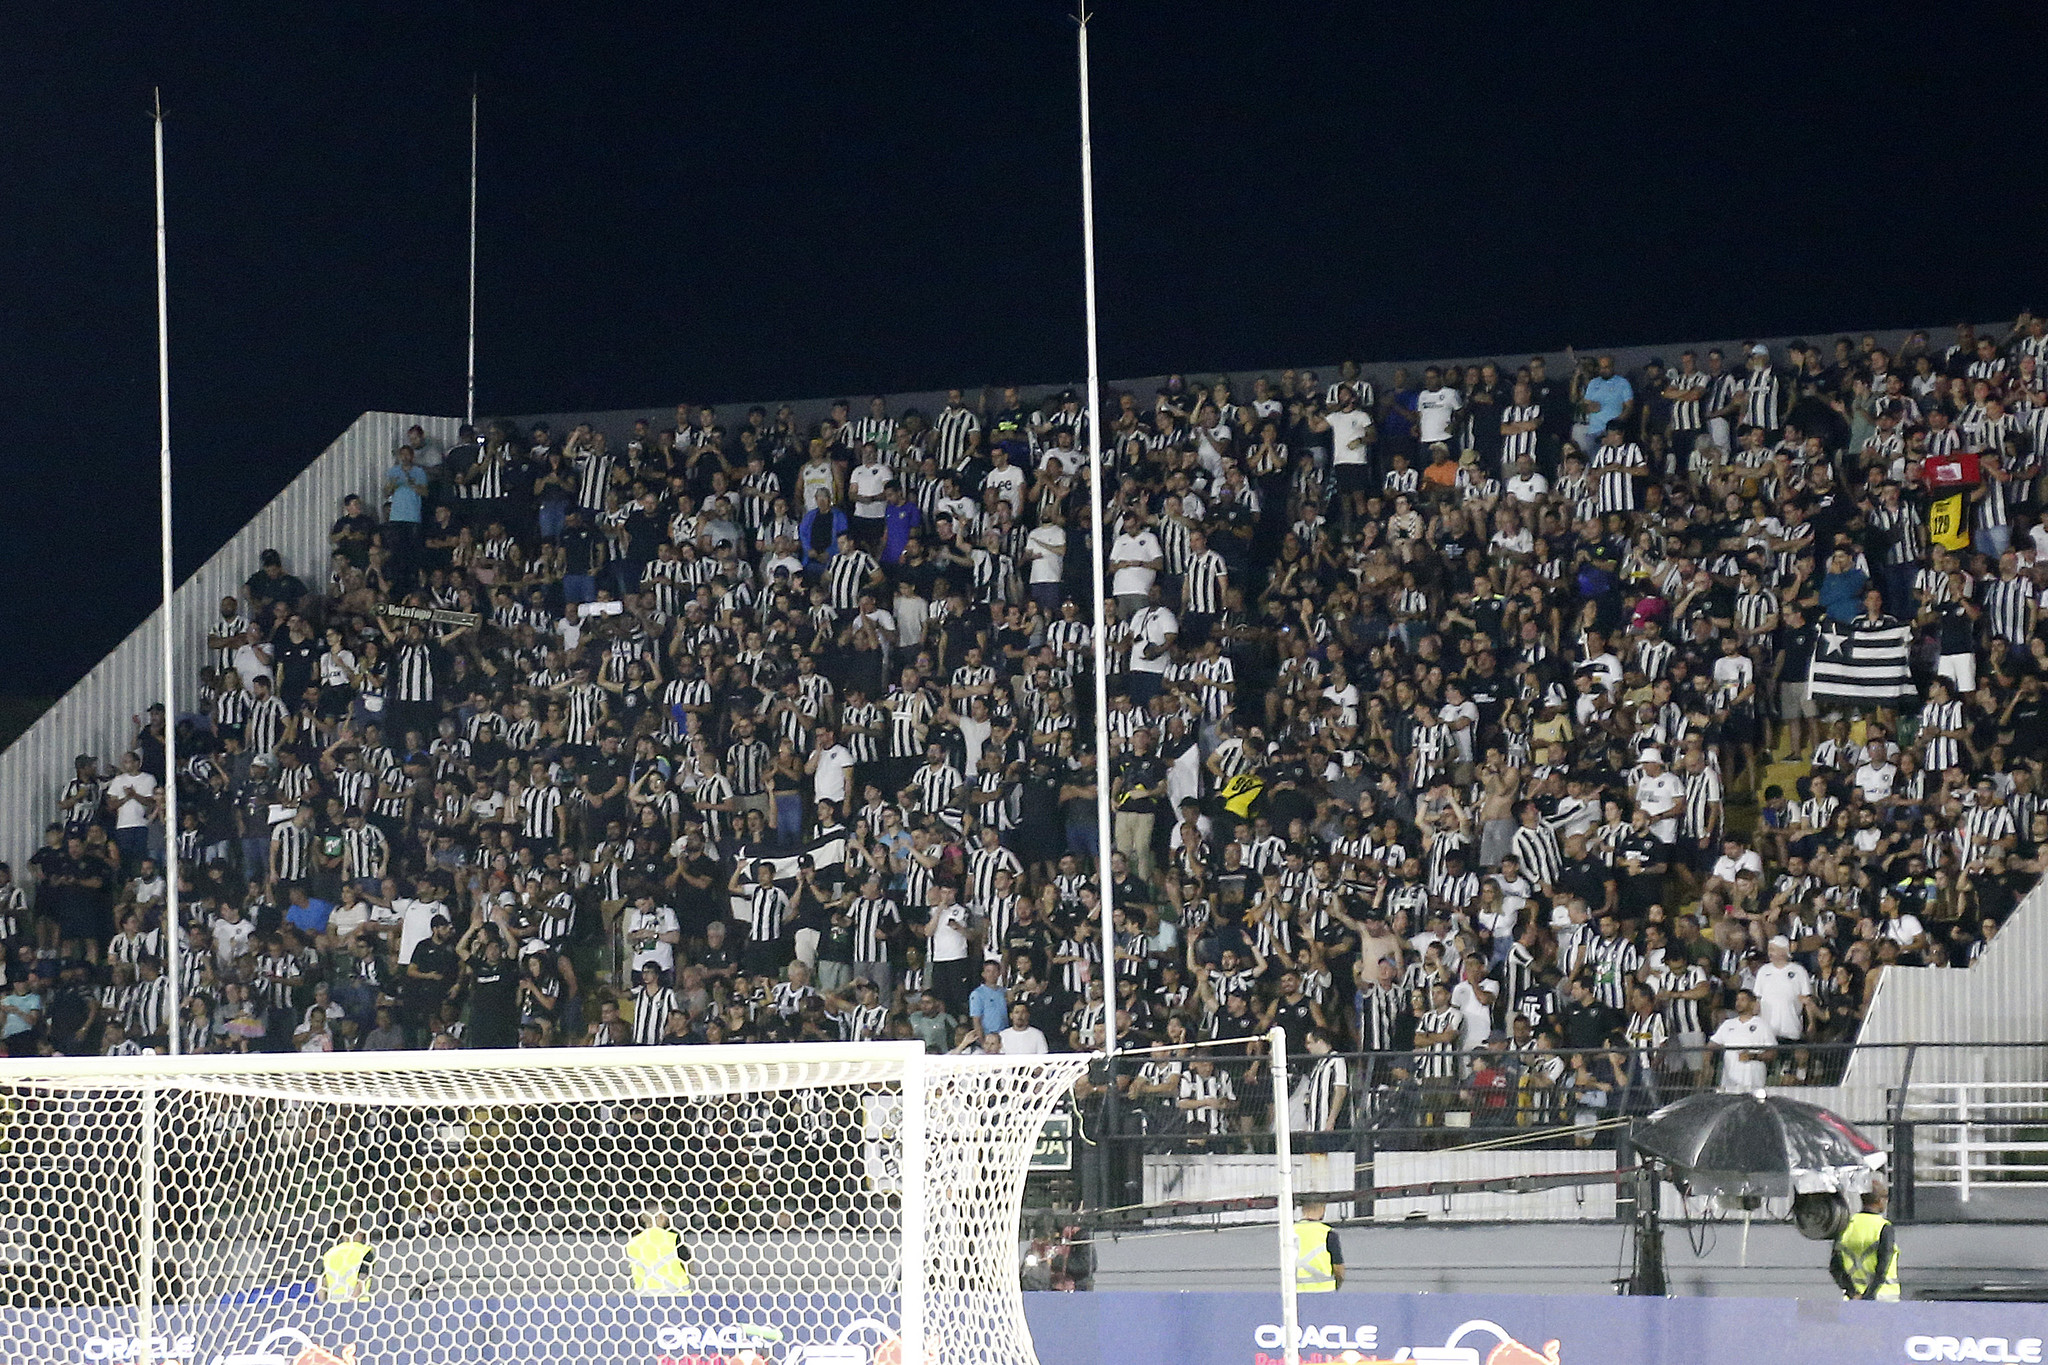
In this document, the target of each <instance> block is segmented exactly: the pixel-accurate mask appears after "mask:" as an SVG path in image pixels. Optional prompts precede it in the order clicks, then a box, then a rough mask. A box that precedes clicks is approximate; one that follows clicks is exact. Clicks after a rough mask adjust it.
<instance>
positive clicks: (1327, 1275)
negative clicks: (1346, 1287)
mask: <svg viewBox="0 0 2048 1365" xmlns="http://www.w3.org/2000/svg"><path fill="white" fill-rule="evenodd" d="M1343 1283H1344V1249H1343V1248H1342V1247H1340V1246H1338V1245H1337V1234H1336V1233H1334V1232H1332V1231H1331V1230H1330V1225H1329V1224H1328V1223H1325V1222H1324V1221H1323V1206H1322V1205H1321V1204H1303V1205H1302V1206H1301V1219H1300V1221H1298V1222H1297V1223H1295V1225H1294V1292H1295V1293H1297V1294H1330V1293H1335V1292H1336V1289H1337V1286H1339V1285H1341V1284H1343Z"/></svg>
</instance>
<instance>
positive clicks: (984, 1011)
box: [967, 962, 1010, 1033]
mask: <svg viewBox="0 0 2048 1365" xmlns="http://www.w3.org/2000/svg"><path fill="white" fill-rule="evenodd" d="M1002 980H1003V968H1002V964H1001V963H997V962H984V963H982V964H981V984H980V985H979V986H976V987H975V988H974V993H973V994H972V995H970V996H968V997H967V1017H968V1018H969V1019H972V1020H973V1021H974V1022H975V1023H977V1024H979V1025H981V1031H982V1032H983V1033H1001V1032H1002V1031H1003V1030H1004V1029H1006V1028H1008V1027H1009V1026H1010V996H1009V992H1007V991H1005V990H1004V989H1003V985H1002Z"/></svg>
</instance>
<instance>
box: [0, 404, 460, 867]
mask: <svg viewBox="0 0 2048 1365" xmlns="http://www.w3.org/2000/svg"><path fill="white" fill-rule="evenodd" d="M414 423H418V424H419V425H420V426H422V427H424V428H426V430H427V433H428V436H429V437H430V439H433V440H437V441H439V442H440V443H441V444H442V445H444V446H445V445H446V444H447V443H448V442H450V441H452V440H454V439H455V435H456V430H457V428H458V427H459V425H460V422H459V421H458V419H456V418H452V417H426V416H419V415H415V414H412V413H393V412H366V413H364V414H363V415H362V416H361V417H359V418H357V419H356V421H355V423H354V425H352V426H350V427H349V429H348V430H347V431H344V432H343V433H342V434H341V435H340V436H339V437H337V438H336V439H335V441H334V444H332V445H330V446H329V447H327V449H326V450H325V451H323V452H322V453H321V454H320V457H319V458H318V459H316V460H314V461H313V463H312V464H310V465H308V466H307V467H306V468H305V470H304V471H303V472H302V473H300V475H299V476H298V477H297V478H296V479H293V480H292V481H291V483H290V484H289V485H287V486H286V487H285V490H284V491H283V492H281V493H279V494H278V495H277V497H276V498H274V499H272V500H271V502H270V505H269V506H267V507H265V508H264V509H263V510H262V511H261V512H259V513H257V514H256V516H255V518H254V519H253V520H251V521H250V522H249V524H248V525H246V526H244V527H243V528H242V529H241V530H239V531H237V532H235V534H234V536H233V537H232V538H231V539H230V540H229V541H228V543H227V544H226V545H223V546H222V547H221V548H220V549H219V550H218V551H217V552H215V554H214V555H213V556H212V557H211V558H210V559H208V560H207V561H206V563H205V564H203V565H201V566H200V568H199V571H198V572H197V573H195V574H193V575H192V576H191V577H190V578H188V579H186V580H185V581H184V582H183V583H182V584H180V585H179V586H178V589H177V593H176V596H175V599H174V600H175V602H176V610H177V627H178V645H177V648H178V687H179V689H180V690H179V693H178V696H177V699H176V709H178V710H181V711H189V710H190V709H191V707H192V706H193V704H194V701H195V699H196V697H197V692H198V683H197V679H198V673H199V668H200V667H201V665H202V663H203V662H204V658H203V654H204V651H205V648H206V632H207V630H208V628H209V627H210V625H211V623H212V622H213V621H214V619H215V618H216V617H217V616H218V615H219V603H220V599H221V598H222V597H226V596H229V595H232V594H234V593H236V592H238V591H239V590H240V587H241V585H242V584H243V583H244V582H245V581H247V579H248V577H249V575H251V574H253V573H255V572H256V570H257V568H258V567H259V565H258V561H259V560H260V558H261V556H262V554H263V551H264V550H266V549H271V548H275V549H276V550H278V551H279V553H281V554H282V555H283V556H284V562H285V568H286V569H288V570H289V571H290V572H292V573H295V574H297V575H298V576H299V577H300V578H301V579H303V580H305V583H306V586H307V587H308V588H310V589H312V590H313V591H314V592H321V591H323V590H324V589H325V587H326V584H327V554H326V546H327V531H328V528H329V527H330V526H332V525H333V523H334V519H335V518H336V517H338V516H340V515H341V500H342V499H343V498H344V497H346V496H348V495H349V494H350V493H360V494H362V495H363V498H364V501H365V502H366V503H375V502H376V501H377V499H378V498H379V496H380V494H379V490H380V488H381V486H382V479H383V475H384V471H385V470H386V469H388V468H389V467H390V464H391V452H392V451H393V450H395V449H396V448H397V447H398V444H399V442H400V441H401V440H403V439H404V436H405V432H406V429H407V428H408V427H410V426H412V425H413V424H414ZM134 552H135V554H136V556H137V563H136V565H135V570H136V572H137V573H146V574H148V575H150V576H151V577H154V575H155V574H156V564H157V555H156V550H155V546H154V545H153V544H151V545H144V546H137V547H135V550H134ZM162 611H163V609H162V608H161V607H159V608H157V610H156V611H153V612H151V613H150V615H149V617H148V619H147V620H145V621H143V622H142V624H140V625H138V626H137V627H136V628H135V629H134V630H133V631H131V632H129V634H128V638H127V639H125V640H123V641H122V642H121V643H120V644H118V645H116V646H115V647H114V649H113V651H112V652H111V653H109V654H108V655H107V656H106V657H105V658H104V659H101V660H100V661H99V663H97V664H96V665H94V666H93V670H92V671H91V672H90V673H88V674H86V675H85V677H84V678H83V679H81V680H80V681H79V682H78V683H77V685H76V686H74V687H73V688H72V689H71V690H70V691H68V692H66V693H65V694H64V695H63V696H62V697H61V698H59V699H58V701H57V703H56V705H54V706H52V707H51V708H50V709H49V710H48V711H45V712H44V713H43V714H42V716H41V717H40V718H39V719H38V720H37V721H36V723H35V724H34V725H32V726H30V727H29V728H28V730H27V731H26V732H24V733H23V734H22V736H21V738H19V739H17V740H16V741H15V742H14V743H13V744H11V745H9V746H8V747H7V749H6V750H5V752H0V858H4V859H5V860H7V861H8V862H9V863H11V864H12V865H13V866H14V867H15V869H16V876H17V878H18V879H19V880H20V881H22V882H23V883H24V884H26V883H27V882H28V876H27V867H26V866H25V864H26V861H27V859H28V856H29V855H30V854H31V853H33V852H35V850H36V849H37V848H38V847H40V846H41V844H42V833H41V831H42V828H43V826H44V825H46V824H48V823H49V822H50V821H51V820H53V819H55V818H56V815H57V797H58V796H59V795H60V794H61V793H62V792H63V790H64V784H65V783H66V782H68V781H70V780H71V773H72V763H71V760H72V759H73V758H74V757H76V756H77V755H79V754H81V753H89V754H92V755H94V756H96V757H98V758H99V759H100V760H101V761H102V762H103V763H105V764H108V765H111V763H112V761H113V760H114V759H115V758H117V757H118V756H119V755H120V754H121V752H122V751H123V750H124V749H126V748H127V747H128V746H129V744H131V743H132V742H133V741H134V738H135V731H136V728H137V727H136V726H135V725H134V724H133V722H132V721H131V720H130V717H132V716H136V715H139V714H142V713H143V712H145V711H147V710H148V708H149V706H150V704H151V703H152V702H155V701H159V700H161V699H162V697H163V646H162V629H163V628H162V625H161V616H162Z"/></svg>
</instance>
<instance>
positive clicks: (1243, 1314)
mask: <svg viewBox="0 0 2048 1365" xmlns="http://www.w3.org/2000/svg"><path fill="white" fill-rule="evenodd" d="M1024 1303H1025V1317H1026V1319H1027V1321H1028V1322H1029V1324H1030V1327H1031V1332H1032V1337H1033V1340H1034V1343H1035V1346H1036V1349H1037V1353H1038V1358H1039V1360H1040V1361H1041V1362H1042V1365H1280V1362H1281V1360H1282V1357H1283V1350H1284V1343H1283V1340H1282V1333H1281V1329H1280V1326H1279V1322H1280V1300H1279V1296H1278V1295H1277V1294H1238V1293H1207V1292H1202V1293H1183V1294H1174V1293H1100V1294H1055V1293H1042V1294H1027V1295H1025V1296H1024ZM894 1320H895V1303H894V1301H893V1300H892V1299H889V1298H887V1297H881V1296H874V1295H856V1294H837V1293H792V1294H734V1295H719V1294H685V1295H677V1296H674V1297H672V1298H645V1299H643V1298H635V1297H630V1296H578V1297H563V1298H532V1299H419V1300H410V1301H392V1302H374V1303H369V1304H319V1303H314V1302H312V1301H310V1300H309V1299H307V1298H304V1297H292V1296H281V1297H279V1298H277V1299H275V1300H274V1301H269V1302H250V1301H245V1302H241V1303H235V1304H221V1305H212V1306H206V1307H192V1308H175V1309H167V1310H165V1311H164V1312H162V1313H161V1314H159V1315H158V1318H157V1325H156V1335H155V1337H154V1339H153V1340H152V1341H151V1342H150V1343H149V1344H148V1349H147V1352H146V1354H147V1355H148V1357H149V1358H150V1359H151V1360H152V1361H163V1362H167V1365H500V1363H501V1362H503V1363H504V1365H600V1362H603V1365H615V1363H622V1365H900V1360H899V1356H900V1353H899V1351H898V1350H897V1349H896V1340H895V1329H894ZM1301 1324H1302V1325H1301V1358H1302V1360H1303V1362H1305V1365H1376V1363H1377V1362H1396V1361H1399V1362H1413V1363H1414V1365H1717V1363H1718V1362H1723V1361H1725V1362H1728V1363H1729V1365H1894V1363H1900V1365H1903V1363H1905V1362H1911V1363H1912V1365H1927V1362H1971V1363H1972V1365H2048V1361H2044V1355H2043V1341H2044V1339H2048V1305H2041V1304H1979V1303H1901V1304H1878V1303H1870V1304H1864V1303H1853V1304H1848V1303H1835V1302H1827V1301H1818V1300H1798V1299H1695V1298H1687V1299H1625V1298H1595V1297H1552V1298H1539V1297H1519V1296H1511V1295H1459V1294H1348V1293H1338V1294H1317V1295H1305V1296H1303V1299H1302V1303H1301ZM0 1343H4V1345H0V1362H4V1365H103V1363H105V1365H125V1363H127V1362H135V1361H138V1360H140V1359H141V1358H142V1356H143V1355H144V1354H145V1351H144V1350H143V1349H141V1347H142V1343H139V1342H138V1341H137V1340H136V1337H135V1321H134V1318H133V1317H132V1315H128V1314H124V1313H121V1312H119V1311H117V1310H113V1309H66V1310H48V1311H35V1310H18V1309H17V1310H0ZM944 1358H945V1359H947V1360H948V1361H949V1362H951V1361H952V1360H953V1357H952V1356H950V1355H948V1356H946V1357H944ZM959 1365H976V1363H975V1362H960V1363H959Z"/></svg>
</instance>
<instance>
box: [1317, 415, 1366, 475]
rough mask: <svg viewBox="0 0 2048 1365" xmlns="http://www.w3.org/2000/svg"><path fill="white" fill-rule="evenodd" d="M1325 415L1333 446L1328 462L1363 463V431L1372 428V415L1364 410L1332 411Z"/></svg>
mask: <svg viewBox="0 0 2048 1365" xmlns="http://www.w3.org/2000/svg"><path fill="white" fill-rule="evenodd" d="M1327 416H1328V418H1329V422H1330V441H1331V444H1332V446H1333V449H1332V450H1331V451H1330V462H1331V463H1332V464H1364V463H1365V449H1366V448H1365V445H1364V441H1365V433H1366V432H1368V431H1371V430H1372V417H1371V416H1370V415H1369V414H1367V413H1364V412H1332V413H1329V414H1327ZM1354 443H1356V444H1354Z"/></svg>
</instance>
